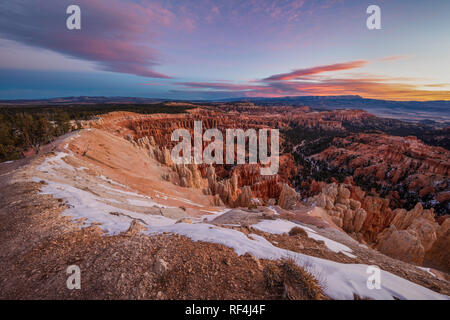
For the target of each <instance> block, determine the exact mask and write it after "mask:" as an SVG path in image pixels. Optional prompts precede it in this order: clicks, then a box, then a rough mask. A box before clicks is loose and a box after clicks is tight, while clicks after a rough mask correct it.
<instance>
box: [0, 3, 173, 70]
mask: <svg viewBox="0 0 450 320" xmlns="http://www.w3.org/2000/svg"><path fill="white" fill-rule="evenodd" d="M76 3H77V4H78V5H79V6H80V7H81V10H82V29H81V30H76V31H69V30H67V29H66V28H65V19H66V15H65V11H66V8H67V6H68V5H70V4H73V1H68V0H61V1H48V0H24V1H22V3H21V4H20V5H16V4H14V3H13V2H11V3H6V4H3V6H2V10H1V12H0V30H1V32H0V33H1V36H2V37H4V38H7V39H9V40H13V41H17V42H21V43H24V44H26V45H29V46H34V47H40V48H45V49H49V50H52V51H55V52H59V53H62V54H64V55H66V56H70V57H73V58H77V59H82V60H87V61H91V62H94V63H95V64H96V66H97V67H98V68H99V69H101V70H106V71H112V72H119V73H129V74H135V75H138V76H143V77H150V78H170V77H169V76H167V75H165V74H162V73H159V72H157V71H155V70H154V67H155V66H157V65H159V64H160V61H161V58H160V54H159V53H158V51H157V50H156V49H154V47H153V46H152V45H151V44H152V42H154V38H155V36H156V34H155V32H154V31H152V30H155V29H157V28H162V27H165V26H169V25H171V24H172V23H174V21H176V19H174V14H173V13H171V12H170V11H169V10H167V9H165V8H163V7H161V6H160V5H158V4H156V3H153V2H148V1H147V2H139V3H134V2H132V3H130V2H129V1H123V0H108V1H100V0H78V1H76ZM36 8H39V10H36Z"/></svg>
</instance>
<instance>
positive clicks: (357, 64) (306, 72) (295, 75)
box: [264, 60, 369, 81]
mask: <svg viewBox="0 0 450 320" xmlns="http://www.w3.org/2000/svg"><path fill="white" fill-rule="evenodd" d="M368 63H369V61H366V60H359V61H351V62H345V63H336V64H329V65H324V66H318V67H313V68H306V69H297V70H294V71H292V72H289V73H281V74H276V75H273V76H270V77H268V78H265V79H264V80H265V81H281V80H294V79H301V78H302V77H305V76H312V75H317V74H321V73H325V72H331V71H342V70H350V69H355V68H361V67H363V66H365V65H366V64H368Z"/></svg>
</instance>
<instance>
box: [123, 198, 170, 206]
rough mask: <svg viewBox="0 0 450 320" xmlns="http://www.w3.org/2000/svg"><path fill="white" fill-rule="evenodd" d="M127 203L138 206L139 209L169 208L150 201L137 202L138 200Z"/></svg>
mask: <svg viewBox="0 0 450 320" xmlns="http://www.w3.org/2000/svg"><path fill="white" fill-rule="evenodd" d="M127 201H128V202H129V203H130V204H132V205H133V206H138V207H158V208H169V207H167V206H165V205H162V204H159V203H156V202H153V201H148V200H137V199H127Z"/></svg>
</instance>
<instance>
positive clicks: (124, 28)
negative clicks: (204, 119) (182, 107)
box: [0, 0, 450, 101]
mask: <svg viewBox="0 0 450 320" xmlns="http://www.w3.org/2000/svg"><path fill="white" fill-rule="evenodd" d="M374 4H375V5H378V6H379V7H380V9H381V29H379V30H369V29H368V28H367V26H366V20H367V18H368V17H369V14H367V13H366V10H367V7H368V6H369V5H374ZM70 5H78V6H79V7H80V9H81V30H68V29H67V27H66V19H67V18H68V17H69V15H68V14H66V9H67V7H68V6H70ZM449 12H450V1H446V0H429V1H422V0H386V1H376V0H371V1H364V0H348V1H347V0H322V1H321V0H128V1H125V0H10V1H2V2H1V3H0V99H38V98H54V97H67V96H126V97H149V98H150V97H151V98H161V99H223V98H235V97H282V96H310V95H360V96H362V97H365V98H375V99H386V100H419V101H426V100H450V59H449V58H448V57H450V39H449V37H450V32H449V31H450V19H449Z"/></svg>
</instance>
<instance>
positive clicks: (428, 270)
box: [417, 267, 436, 278]
mask: <svg viewBox="0 0 450 320" xmlns="http://www.w3.org/2000/svg"><path fill="white" fill-rule="evenodd" d="M417 268H419V269H421V270H423V271H426V272H428V273H429V274H431V275H432V276H433V277H435V278H436V275H435V274H434V273H433V272H431V269H430V268H424V267H417Z"/></svg>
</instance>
